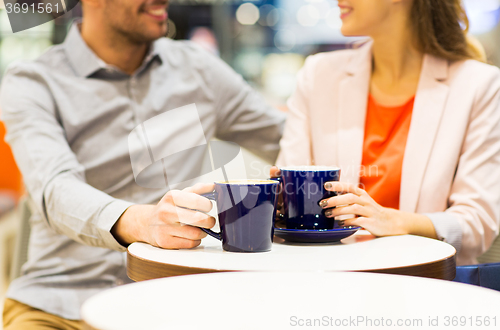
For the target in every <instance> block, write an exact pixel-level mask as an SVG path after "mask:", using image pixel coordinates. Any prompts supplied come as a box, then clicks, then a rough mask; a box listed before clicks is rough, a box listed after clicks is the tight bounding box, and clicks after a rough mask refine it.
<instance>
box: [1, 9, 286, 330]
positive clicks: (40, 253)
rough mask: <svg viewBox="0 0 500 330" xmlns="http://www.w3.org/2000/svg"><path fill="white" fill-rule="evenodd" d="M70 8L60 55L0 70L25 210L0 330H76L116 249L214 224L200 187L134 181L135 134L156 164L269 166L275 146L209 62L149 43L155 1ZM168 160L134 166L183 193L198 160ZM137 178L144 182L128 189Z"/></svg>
mask: <svg viewBox="0 0 500 330" xmlns="http://www.w3.org/2000/svg"><path fill="white" fill-rule="evenodd" d="M82 5H83V13H84V19H83V21H82V23H81V24H74V25H73V26H72V28H71V30H70V31H69V34H68V36H67V38H66V40H65V42H64V43H63V44H62V45H58V46H55V47H53V48H51V49H50V50H49V51H48V52H46V53H45V54H44V55H42V56H41V57H40V58H39V59H37V60H36V61H34V62H24V63H18V64H16V65H13V66H11V67H10V68H9V70H8V71H7V73H6V74H5V76H4V79H3V82H2V88H1V91H0V108H1V109H2V119H3V120H4V121H5V124H6V126H7V130H8V133H7V138H6V140H7V141H8V142H9V143H10V145H11V146H12V149H13V152H14V155H15V158H16V160H17V162H18V165H19V167H20V168H21V171H22V173H23V176H24V180H25V183H26V188H27V191H28V195H29V199H28V202H29V206H30V208H31V211H32V217H31V219H30V222H31V226H32V231H31V238H30V246H29V258H28V262H27V263H26V264H25V265H24V267H23V269H22V276H21V277H20V278H18V279H16V280H15V281H14V282H13V283H12V284H11V286H10V288H9V291H8V294H7V296H8V298H9V299H8V300H7V303H6V309H5V311H4V317H5V319H4V322H5V323H6V324H5V326H6V329H8V330H11V329H32V328H37V327H38V326H40V323H39V322H40V321H37V320H40V319H43V322H45V323H47V322H49V323H50V322H52V324H53V325H54V326H55V327H58V328H71V327H76V328H78V327H79V326H80V323H78V322H75V323H74V324H73V325H71V326H70V325H68V323H67V322H66V321H67V320H79V318H80V316H79V309H80V306H81V304H82V303H83V302H84V301H85V300H86V299H87V298H88V297H90V296H91V295H93V294H95V293H97V292H99V291H101V290H104V289H107V288H111V287H113V286H116V285H120V284H123V283H127V282H129V281H130V280H129V279H128V278H127V275H126V267H125V261H126V259H125V254H124V251H125V247H126V246H127V245H128V244H130V243H132V242H135V241H144V242H147V243H150V244H152V245H155V246H159V247H163V248H191V247H194V246H197V245H199V244H200V240H201V239H202V238H203V237H205V234H204V233H203V232H202V231H201V230H200V229H199V228H198V227H206V228H210V227H212V226H213V225H214V221H215V220H214V219H213V218H212V217H210V216H209V215H206V214H205V213H204V212H207V211H208V210H209V209H210V208H211V204H210V202H209V201H208V200H207V199H205V198H204V197H201V196H199V195H198V194H200V193H204V192H207V191H208V190H209V189H211V185H203V184H201V185H195V186H194V187H191V188H186V189H184V190H175V191H170V192H168V193H167V191H168V190H169V189H168V184H163V183H162V184H159V185H156V184H155V181H157V180H156V179H155V176H154V173H153V172H154V171H153V172H151V173H153V174H150V173H149V172H148V171H147V170H145V171H143V172H141V173H138V172H140V171H141V170H143V169H144V168H147V166H142V165H137V164H134V162H133V161H132V162H131V158H132V160H134V157H135V156H134V155H133V149H134V148H133V147H131V144H134V141H135V142H137V141H140V140H141V136H142V137H147V134H146V133H144V132H146V131H148V130H149V129H150V128H151V127H149V126H148V125H149V124H147V123H151V122H152V121H154V120H155V118H160V117H161V118H163V119H162V120H163V121H162V123H165V126H162V125H160V131H161V133H162V134H163V138H164V140H163V142H162V143H161V144H162V145H165V146H167V147H168V148H171V150H170V154H172V153H175V151H176V150H177V151H179V150H180V149H182V148H180V149H179V148H178V145H179V143H182V144H185V145H188V146H192V147H193V150H195V149H196V147H199V146H203V145H204V144H206V143H207V142H208V141H209V140H210V139H211V138H214V137H217V138H219V139H222V140H228V141H233V142H236V143H238V144H239V145H241V146H244V147H246V148H248V149H250V150H251V151H254V152H256V153H257V154H259V155H261V156H262V157H264V158H266V159H267V160H269V161H273V160H274V158H275V157H276V155H277V152H278V148H279V147H278V142H279V139H280V137H281V132H282V126H283V122H284V115H283V114H281V113H279V112H277V111H275V110H273V109H271V108H270V107H268V106H266V104H265V103H264V102H263V101H262V99H261V98H260V97H259V96H258V95H257V94H256V93H254V92H253V91H252V90H251V88H250V87H249V86H248V85H247V84H246V83H245V82H244V81H243V80H242V78H241V77H240V76H239V75H237V74H236V73H234V72H233V71H232V70H231V69H230V68H229V67H228V66H227V65H226V64H224V63H223V62H222V61H221V60H219V59H217V58H215V57H213V56H211V55H209V54H208V53H206V52H204V51H203V50H201V49H200V48H198V47H196V46H194V45H193V44H191V43H189V42H181V41H172V40H168V39H166V38H162V36H164V35H165V34H166V29H167V24H166V19H167V14H166V7H167V3H165V2H158V1H147V0H145V1H136V0H121V1H118V0H106V1H103V0H83V1H82ZM165 115H166V117H165ZM162 116H163V117H162ZM153 126H154V125H153ZM157 126H158V125H157ZM153 128H154V127H153ZM162 128H163V129H162ZM156 129H157V130H158V127H156ZM153 130H154V129H153ZM200 130H202V135H203V136H201V137H200ZM141 132H142V133H141ZM143 133H144V134H143ZM141 134H142V135H141ZM153 136H155V135H154V134H153ZM154 143H155V142H153V141H149V144H150V145H151V144H154ZM148 148H149V147H148ZM168 148H167V149H168ZM176 148H177V149H176ZM139 149H141V148H139ZM146 149H147V148H146ZM178 149H179V150H178ZM167 151H168V150H167ZM148 152H149V153H148ZM180 154H181V155H183V157H184V156H185V158H179V157H177V158H176V157H170V158H168V157H166V158H164V159H161V161H158V159H157V157H156V156H157V155H155V154H154V150H151V148H149V149H147V150H146V163H147V164H146V165H151V164H153V163H154V164H156V165H158V164H161V165H160V166H162V168H163V169H165V171H166V172H168V171H169V169H170V173H171V172H172V168H174V169H176V171H177V170H179V173H171V174H172V175H173V176H174V177H175V175H176V174H179V177H178V178H175V182H182V181H188V182H189V179H192V176H190V175H191V174H189V173H192V171H190V170H191V169H195V170H199V164H200V162H202V159H201V158H200V157H201V156H200V154H199V153H196V152H194V153H192V154H189V153H180ZM148 156H150V158H148ZM141 157H142V156H141V155H139V156H138V162H139V163H140V162H141ZM142 161H144V159H142ZM148 161H149V163H148ZM154 164H153V165H154ZM179 164H181V166H179ZM134 166H135V167H134ZM141 166H142V167H141ZM152 167H154V166H152ZM136 170H137V171H136ZM136 172H137V173H136ZM174 172H175V171H174ZM144 173H145V174H144ZM148 173H149V174H148ZM186 173H187V174H186ZM142 174H144V176H145V177H146V179H145V180H144V182H146V184H141V185H140V184H138V181H137V180H138V178H139V176H140V175H142ZM160 181H161V180H160ZM148 182H149V183H151V182H153V184H152V185H149V183H148ZM195 210H199V211H202V212H199V211H195ZM185 224H190V225H185ZM191 225H193V226H191ZM7 304H9V305H8V306H7ZM22 308H25V309H26V308H31V309H29V313H28V312H27V311H26V310H23V309H22ZM21 310H23V312H20V311H21ZM16 313H21V314H22V315H24V317H18V315H17V314H16ZM30 313H33V314H30ZM37 313H38V314H37ZM30 315H32V316H30ZM40 315H42V316H40ZM43 315H45V316H47V317H44V316H43ZM49 316H50V318H49ZM49 319H50V321H48V320H49ZM63 324H64V325H63Z"/></svg>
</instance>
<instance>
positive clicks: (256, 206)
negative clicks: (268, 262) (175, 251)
mask: <svg viewBox="0 0 500 330" xmlns="http://www.w3.org/2000/svg"><path fill="white" fill-rule="evenodd" d="M278 185H279V183H278V182H277V181H273V180H240V181H229V182H216V183H215V191H214V192H212V193H209V194H205V195H203V196H204V197H207V198H208V199H211V200H214V201H215V202H216V204H217V212H218V215H219V225H220V230H221V231H220V233H216V232H214V231H212V230H210V229H205V228H201V229H202V230H203V231H204V232H206V233H207V234H209V235H210V236H212V237H215V238H217V239H218V240H221V241H222V248H223V249H224V250H225V251H231V252H265V251H270V250H271V247H272V243H273V235H274V217H275V214H276V201H277V200H276V193H277V190H278Z"/></svg>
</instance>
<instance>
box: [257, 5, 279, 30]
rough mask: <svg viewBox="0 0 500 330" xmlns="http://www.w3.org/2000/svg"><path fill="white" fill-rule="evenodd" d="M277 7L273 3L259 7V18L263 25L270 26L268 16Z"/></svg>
mask: <svg viewBox="0 0 500 330" xmlns="http://www.w3.org/2000/svg"><path fill="white" fill-rule="evenodd" d="M274 9H276V7H274V6H273V5H263V6H261V7H260V8H259V11H260V18H259V24H260V25H262V26H268V24H267V16H268V15H269V13H270V12H272V11H273V10H274Z"/></svg>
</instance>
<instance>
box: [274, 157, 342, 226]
mask: <svg viewBox="0 0 500 330" xmlns="http://www.w3.org/2000/svg"><path fill="white" fill-rule="evenodd" d="M280 171H281V177H280V178H279V181H281V185H282V186H281V191H282V194H283V207H284V214H283V218H284V221H285V223H286V228H287V229H334V228H338V227H340V226H339V225H338V222H337V221H335V220H334V219H333V218H328V217H326V216H325V210H324V209H323V208H322V207H321V206H319V202H320V201H321V200H323V199H327V198H330V197H333V196H337V193H336V192H332V191H328V190H326V189H325V187H324V185H325V183H326V182H329V181H339V180H340V168H338V167H327V166H294V167H283V168H280Z"/></svg>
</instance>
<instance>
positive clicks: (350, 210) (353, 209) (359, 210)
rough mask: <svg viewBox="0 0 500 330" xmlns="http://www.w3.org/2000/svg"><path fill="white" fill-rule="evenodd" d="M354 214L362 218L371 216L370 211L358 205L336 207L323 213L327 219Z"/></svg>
mask: <svg viewBox="0 0 500 330" xmlns="http://www.w3.org/2000/svg"><path fill="white" fill-rule="evenodd" d="M346 214H354V215H358V216H362V217H369V216H371V214H370V211H369V210H367V208H366V207H364V206H362V205H359V204H351V205H346V206H337V207H336V208H334V209H328V210H326V211H325V215H326V216H327V217H328V218H332V217H336V216H339V215H346Z"/></svg>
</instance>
